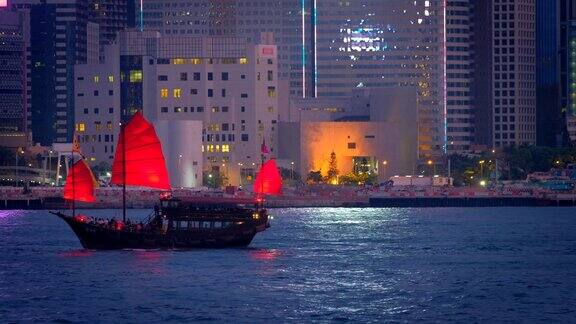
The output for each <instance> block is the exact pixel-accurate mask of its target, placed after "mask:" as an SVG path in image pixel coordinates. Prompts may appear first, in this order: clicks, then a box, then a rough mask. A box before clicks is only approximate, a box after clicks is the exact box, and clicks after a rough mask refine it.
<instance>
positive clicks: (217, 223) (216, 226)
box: [214, 222, 222, 228]
mask: <svg viewBox="0 0 576 324" xmlns="http://www.w3.org/2000/svg"><path fill="white" fill-rule="evenodd" d="M221 227H222V222H214V228H221Z"/></svg>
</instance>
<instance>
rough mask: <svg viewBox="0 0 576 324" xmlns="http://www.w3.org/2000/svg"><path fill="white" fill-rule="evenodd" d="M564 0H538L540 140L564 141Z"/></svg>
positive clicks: (546, 143)
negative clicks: (561, 40) (561, 12)
mask: <svg viewBox="0 0 576 324" xmlns="http://www.w3.org/2000/svg"><path fill="white" fill-rule="evenodd" d="M559 51H560V0H536V130H537V132H536V139H537V144H538V145H542V146H559V145H561V144H562V131H563V129H564V127H563V125H562V112H561V106H560V68H559V56H558V53H559Z"/></svg>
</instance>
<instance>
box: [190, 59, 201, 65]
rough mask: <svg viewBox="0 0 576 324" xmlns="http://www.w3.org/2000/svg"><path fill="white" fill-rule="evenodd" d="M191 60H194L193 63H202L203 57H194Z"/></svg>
mask: <svg viewBox="0 0 576 324" xmlns="http://www.w3.org/2000/svg"><path fill="white" fill-rule="evenodd" d="M190 61H191V62H192V64H202V59H199V58H193V59H191V60H190Z"/></svg>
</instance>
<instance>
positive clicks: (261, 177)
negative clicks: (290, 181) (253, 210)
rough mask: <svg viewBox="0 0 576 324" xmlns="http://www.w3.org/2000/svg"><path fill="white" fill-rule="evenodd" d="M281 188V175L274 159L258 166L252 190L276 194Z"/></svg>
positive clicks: (259, 192)
mask: <svg viewBox="0 0 576 324" xmlns="http://www.w3.org/2000/svg"><path fill="white" fill-rule="evenodd" d="M281 190H282V177H280V172H279V171H278V167H277V166H276V161H275V160H268V161H267V162H265V163H264V164H263V165H262V167H261V168H260V172H258V174H257V175H256V180H255V181H254V192H255V193H258V194H266V195H278V194H280V191H281Z"/></svg>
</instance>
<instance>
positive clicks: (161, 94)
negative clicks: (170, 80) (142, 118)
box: [160, 88, 168, 98]
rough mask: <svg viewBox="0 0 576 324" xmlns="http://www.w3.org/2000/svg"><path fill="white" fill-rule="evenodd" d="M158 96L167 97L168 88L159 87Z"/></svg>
mask: <svg viewBox="0 0 576 324" xmlns="http://www.w3.org/2000/svg"><path fill="white" fill-rule="evenodd" d="M160 97H161V98H168V89H166V88H162V89H160Z"/></svg>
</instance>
